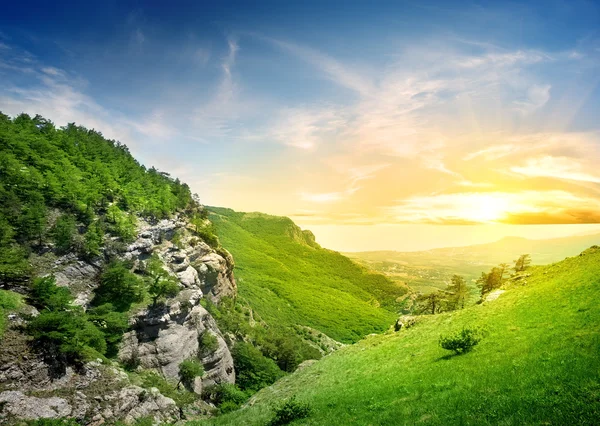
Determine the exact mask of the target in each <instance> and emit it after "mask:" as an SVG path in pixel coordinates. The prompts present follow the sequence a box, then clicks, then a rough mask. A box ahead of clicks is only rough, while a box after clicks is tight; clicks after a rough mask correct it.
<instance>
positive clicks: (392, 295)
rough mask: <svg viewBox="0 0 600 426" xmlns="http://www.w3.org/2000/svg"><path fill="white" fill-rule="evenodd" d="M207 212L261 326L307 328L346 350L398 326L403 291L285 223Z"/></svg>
mask: <svg viewBox="0 0 600 426" xmlns="http://www.w3.org/2000/svg"><path fill="white" fill-rule="evenodd" d="M210 210H211V212H212V213H211V215H210V220H211V221H212V222H213V223H214V224H215V227H216V231H217V235H218V236H219V239H220V241H221V242H222V244H223V245H224V246H225V247H227V249H228V250H229V251H230V252H231V253H232V254H233V257H234V259H235V262H236V270H235V274H236V277H237V282H238V291H239V296H240V297H241V298H243V299H245V300H246V301H247V302H248V304H249V305H250V306H251V307H252V308H253V310H254V311H255V312H256V313H258V314H259V315H260V317H262V319H264V320H266V321H267V322H269V323H276V324H279V325H297V324H298V325H304V326H309V327H312V328H315V329H317V330H319V331H322V332H323V333H325V334H327V335H328V336H330V337H332V338H334V339H336V340H338V341H341V342H346V343H350V342H354V341H356V340H358V339H360V338H362V337H364V336H366V335H367V334H369V333H376V332H381V331H384V330H386V329H387V328H388V327H389V326H390V324H392V323H393V322H394V320H395V318H396V315H395V313H394V312H395V306H396V304H397V303H396V299H397V298H398V297H400V296H402V295H403V294H405V293H406V292H407V289H406V287H404V286H402V285H396V284H394V283H393V282H392V281H391V280H389V279H388V278H386V277H384V276H383V275H381V274H377V273H371V272H369V271H368V270H367V269H366V268H364V267H361V266H359V265H357V264H355V263H354V262H352V261H351V260H349V259H348V258H347V257H345V256H342V255H341V254H339V253H337V252H334V251H331V250H326V249H323V248H321V247H320V246H319V245H318V244H317V243H316V242H315V239H314V235H313V234H312V233H311V232H310V231H302V230H300V228H299V227H298V226H296V225H295V224H294V223H293V222H292V221H291V220H290V219H288V218H286V217H276V216H269V215H266V214H261V213H239V212H235V211H233V210H230V209H223V208H213V207H211V208H210Z"/></svg>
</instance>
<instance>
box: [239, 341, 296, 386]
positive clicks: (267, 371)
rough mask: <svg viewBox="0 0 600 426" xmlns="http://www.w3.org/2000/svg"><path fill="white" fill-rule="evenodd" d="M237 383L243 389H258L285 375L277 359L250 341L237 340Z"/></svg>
mask: <svg viewBox="0 0 600 426" xmlns="http://www.w3.org/2000/svg"><path fill="white" fill-rule="evenodd" d="M232 355H233V365H234V367H235V372H236V384H237V385H238V386H239V387H240V388H241V389H242V390H250V391H258V390H259V389H262V388H264V387H266V386H269V385H271V384H273V383H274V382H275V381H276V380H277V379H279V378H280V377H282V376H283V374H284V373H283V371H281V370H280V369H279V367H277V364H275V361H273V360H272V359H269V358H267V357H266V356H264V355H263V354H262V353H261V352H260V351H259V350H258V349H257V348H255V347H254V346H252V345H251V344H250V343H246V342H243V341H242V342H237V343H236V344H235V346H234V347H233V353H232Z"/></svg>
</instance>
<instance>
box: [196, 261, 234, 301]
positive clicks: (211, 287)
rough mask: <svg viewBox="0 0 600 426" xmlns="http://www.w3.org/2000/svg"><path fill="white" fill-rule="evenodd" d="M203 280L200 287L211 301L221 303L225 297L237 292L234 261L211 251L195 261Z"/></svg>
mask: <svg viewBox="0 0 600 426" xmlns="http://www.w3.org/2000/svg"><path fill="white" fill-rule="evenodd" d="M194 267H195V269H196V271H197V272H198V275H199V279H200V282H201V286H200V288H201V289H202V291H203V292H204V294H205V295H206V297H207V298H208V299H210V301H211V302H214V303H219V302H220V301H221V298H223V297H233V296H235V295H236V294H237V286H236V283H235V279H234V278H233V263H232V262H230V261H229V260H228V259H225V258H224V257H223V256H221V255H219V254H217V253H215V252H210V253H208V254H206V255H204V256H202V257H200V258H198V259H197V260H196V261H195V262H194Z"/></svg>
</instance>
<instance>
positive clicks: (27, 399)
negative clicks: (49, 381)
mask: <svg viewBox="0 0 600 426" xmlns="http://www.w3.org/2000/svg"><path fill="white" fill-rule="evenodd" d="M0 407H1V411H0V419H1V418H2V417H7V416H11V417H13V418H17V419H23V420H35V419H40V418H42V419H58V418H61V417H66V416H69V415H71V411H72V408H71V406H70V405H69V403H68V402H67V401H66V400H65V399H63V398H57V397H50V398H37V397H35V396H27V395H25V394H24V393H23V392H20V391H4V392H2V393H0Z"/></svg>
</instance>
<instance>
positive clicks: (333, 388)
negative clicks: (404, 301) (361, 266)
mask: <svg viewBox="0 0 600 426" xmlns="http://www.w3.org/2000/svg"><path fill="white" fill-rule="evenodd" d="M503 290H504V292H503V293H502V294H500V295H499V297H498V298H497V299H495V300H493V301H492V300H490V301H487V302H484V303H482V304H478V305H474V306H471V307H468V308H465V309H464V310H461V311H455V312H448V313H443V314H439V315H428V316H423V317H419V319H418V322H417V324H416V325H414V326H413V327H411V328H409V329H406V330H401V331H399V332H397V333H394V332H388V333H386V334H384V335H378V336H369V337H367V338H365V339H363V340H361V341H360V342H358V343H357V344H355V345H351V346H347V347H345V348H343V349H341V350H339V351H337V352H335V353H333V354H331V355H329V356H327V357H325V358H323V359H322V360H320V361H318V362H316V363H314V364H313V365H310V366H307V367H305V368H301V369H299V370H298V371H297V372H296V373H294V374H292V375H290V376H287V377H285V378H283V379H281V380H280V381H278V382H276V383H275V384H274V385H272V386H271V387H269V388H266V389H263V390H262V391H260V392H259V393H258V394H257V395H255V396H254V397H253V398H252V399H251V400H250V402H249V403H248V404H246V405H245V406H244V408H242V409H240V410H238V411H235V412H233V413H230V414H227V415H224V416H222V417H218V418H215V419H210V420H206V421H201V422H193V423H191V424H193V425H233V424H235V425H264V424H267V423H268V422H269V420H270V419H271V418H272V417H273V409H274V407H277V406H279V405H280V404H281V403H282V402H283V401H285V400H286V399H288V398H290V397H292V396H295V397H296V398H297V399H298V401H301V402H303V403H308V404H309V405H310V407H312V411H311V414H310V415H309V417H307V418H305V419H301V420H298V421H297V422H294V424H298V425H300V424H310V425H331V424H344V425H390V424H394V425H414V424H427V425H447V424H463V425H533V424H536V425H537V424H546V425H567V424H568V425H584V424H585V425H591V424H597V422H598V419H599V418H600V330H599V329H598V324H600V306H599V305H598V303H597V300H598V298H599V297H600V248H598V247H593V248H591V249H588V250H586V251H585V252H584V253H582V254H581V255H578V256H575V257H572V258H567V259H566V260H564V261H561V262H558V263H555V264H551V265H548V266H533V267H531V268H530V269H529V270H528V272H527V274H526V275H525V276H524V277H523V278H521V279H518V280H511V281H508V282H507V283H506V284H505V285H504V287H503ZM465 327H466V328H475V329H478V330H480V331H481V333H482V336H483V339H482V340H481V342H480V343H479V344H478V345H477V346H475V348H474V349H473V350H472V351H470V352H468V353H466V354H462V355H453V353H452V352H448V351H446V350H444V349H442V348H441V347H440V346H439V344H438V342H439V339H440V336H442V335H449V334H452V333H454V332H456V331H460V330H462V329H463V328H465Z"/></svg>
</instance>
